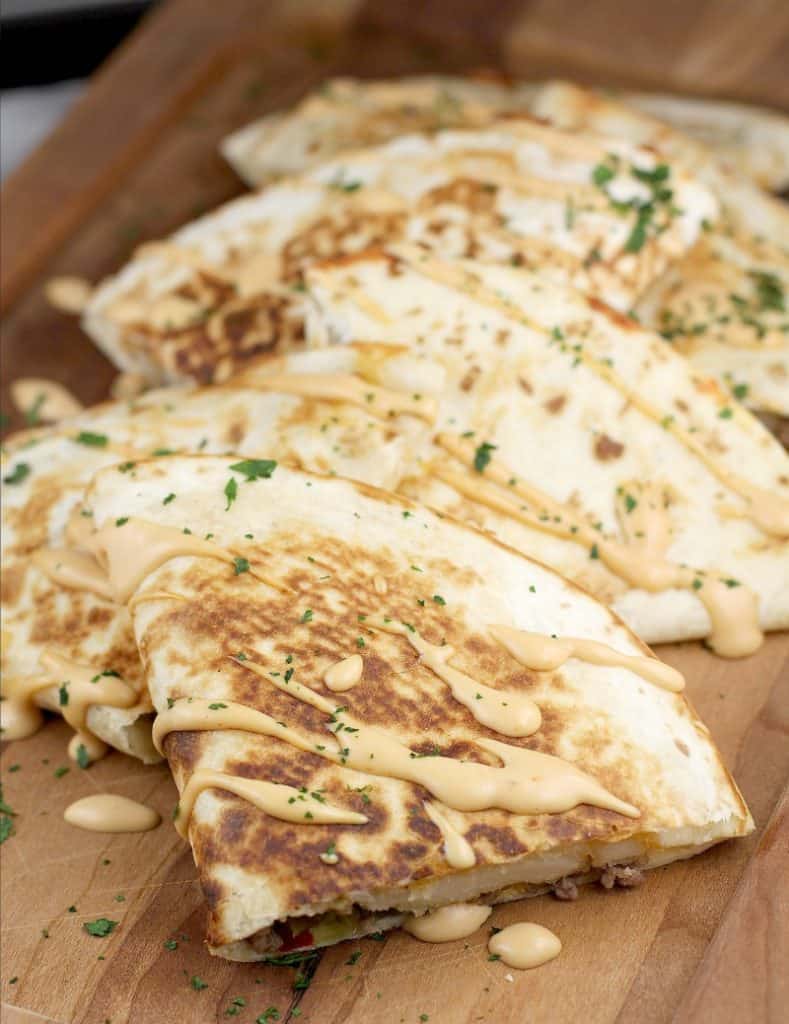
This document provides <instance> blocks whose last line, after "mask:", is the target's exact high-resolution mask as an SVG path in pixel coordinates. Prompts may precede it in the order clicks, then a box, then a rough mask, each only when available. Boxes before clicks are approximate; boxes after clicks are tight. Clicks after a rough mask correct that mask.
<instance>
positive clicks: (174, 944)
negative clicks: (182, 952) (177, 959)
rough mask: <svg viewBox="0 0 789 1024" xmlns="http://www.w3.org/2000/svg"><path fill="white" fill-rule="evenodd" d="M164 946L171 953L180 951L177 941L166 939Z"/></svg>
mask: <svg viewBox="0 0 789 1024" xmlns="http://www.w3.org/2000/svg"><path fill="white" fill-rule="evenodd" d="M163 945H164V948H165V949H169V950H170V952H171V953H172V952H174V951H175V950H176V949H178V943H177V942H176V941H175V939H165V940H164V943H163Z"/></svg>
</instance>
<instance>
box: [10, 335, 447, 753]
mask: <svg viewBox="0 0 789 1024" xmlns="http://www.w3.org/2000/svg"><path fill="white" fill-rule="evenodd" d="M339 354H340V353H338V355H339ZM336 364H337V360H334V361H333V360H332V354H331V353H326V355H325V356H324V358H323V359H322V360H321V370H322V371H323V375H322V376H321V375H320V374H318V373H317V372H313V373H312V374H311V375H310V382H309V387H305V386H304V385H303V383H302V378H303V374H302V373H301V372H300V370H302V369H303V367H301V366H300V359H299V357H297V356H296V357H292V358H291V359H290V360H289V361H288V363H287V365H286V366H285V365H281V364H278V365H277V366H276V367H272V368H271V370H270V371H269V372H268V375H267V377H266V379H265V380H261V381H259V382H258V383H256V384H255V385H254V390H253V389H252V388H251V387H250V388H246V389H243V388H241V387H239V388H218V387H217V388H212V389H210V390H191V391H189V390H185V389H184V390H179V389H174V388H172V389H162V390H160V391H155V392H149V393H148V394H146V395H144V396H143V397H142V398H140V399H138V400H136V401H135V402H133V403H131V404H127V403H124V402H116V403H107V404H105V405H102V406H98V407H97V408H95V409H91V410H88V411H87V412H85V413H83V414H81V415H80V416H77V417H75V418H73V419H72V420H69V421H66V422H64V423H62V424H61V425H60V426H59V427H58V428H54V429H47V430H39V431H31V432H27V433H25V434H23V435H19V436H17V437H16V438H12V439H11V440H10V442H9V444H8V446H7V450H6V452H5V454H4V469H3V476H4V480H5V486H4V489H3V508H2V515H3V531H2V566H3V592H2V612H3V679H4V681H3V692H4V695H5V698H6V699H5V700H4V701H3V704H2V713H3V726H4V729H5V733H4V735H5V737H6V738H15V737H21V736H23V735H28V734H29V733H30V732H32V731H35V729H36V728H37V726H38V725H40V723H41V713H40V711H39V710H38V707H39V706H42V707H45V708H48V709H50V710H55V711H60V712H61V713H62V714H63V715H64V716H65V717H66V718H67V719H68V720H69V723H70V724H72V725H73V726H74V728H75V729H76V735H75V738H74V741H73V743H72V747H71V753H72V756H74V758H75V759H76V758H78V757H79V758H80V763H84V762H87V761H89V760H94V759H95V758H96V757H98V756H101V754H102V753H103V752H104V751H105V747H104V744H105V743H109V744H110V745H111V746H114V747H117V748H118V749H120V750H123V751H124V752H126V753H129V754H132V755H134V756H136V757H139V758H141V759H142V760H144V761H152V760H157V759H158V755H157V754H156V752H155V750H154V748H153V747H152V745H151V742H150V720H147V719H146V715H147V714H148V713H149V712H150V710H151V707H150V702H149V701H148V699H147V693H146V692H145V689H144V684H143V679H142V671H141V665H140V662H139V657H138V655H137V649H136V647H135V645H134V641H133V637H132V634H131V620H130V618H129V615H128V612H127V611H126V609H125V608H124V607H123V606H121V605H118V604H116V603H115V602H114V601H113V600H112V595H111V594H110V593H109V592H108V590H107V587H106V583H105V582H104V580H103V578H102V577H101V574H100V573H99V572H98V567H97V566H96V564H95V560H94V559H93V558H92V556H91V555H90V552H89V551H87V550H86V549H85V546H84V542H85V535H86V531H89V529H90V522H91V519H90V509H89V508H86V507H85V506H84V505H83V504H82V498H83V494H84V488H85V485H86V484H87V483H88V481H89V480H90V479H91V477H92V476H93V474H94V473H95V472H96V471H97V470H99V469H101V468H103V467H106V466H113V469H112V472H113V473H115V474H117V475H118V476H119V477H124V478H128V479H131V480H132V481H133V480H134V479H135V476H136V465H137V460H138V459H140V458H148V457H150V456H151V455H152V454H153V455H156V456H157V457H158V458H160V459H161V461H162V462H165V461H166V460H167V458H168V457H169V456H170V455H172V454H173V453H174V452H190V451H191V452H195V451H209V452H211V451H213V452H238V453H241V454H243V455H247V456H259V455H266V456H268V455H270V454H272V453H274V454H275V456H276V457H277V458H279V459H285V460H290V461H291V462H292V463H293V464H295V465H303V466H306V467H308V468H310V469H313V470H319V471H323V472H340V473H344V474H346V475H350V476H356V477H359V478H362V479H365V480H368V481H371V482H374V483H378V484H385V485H386V486H389V487H393V486H396V485H397V484H398V482H399V479H400V473H401V472H402V471H404V468H405V466H406V464H407V461H408V458H409V445H410V443H411V441H412V439H415V438H416V437H418V435H419V433H420V432H421V431H424V430H427V429H428V427H429V422H430V417H431V399H430V398H429V396H427V395H425V396H424V398H422V399H420V400H415V399H413V398H412V396H411V395H405V394H402V393H400V392H398V391H395V390H391V389H385V388H381V387H376V386H374V385H371V384H370V383H369V382H366V381H363V380H362V379H361V378H358V377H355V376H353V374H352V373H351V372H348V373H346V374H341V375H340V374H337V373H336V372H335V373H333V374H331V375H330V374H329V373H328V372H327V371H329V370H331V369H334V368H335V367H336ZM311 368H312V369H313V371H315V369H316V368H315V366H314V365H313V366H312V367H311ZM274 370H277V371H278V372H277V373H276V375H275V374H274V372H273V371H274ZM239 464H240V465H242V466H244V465H249V466H252V468H253V469H255V468H256V467H257V469H259V471H260V472H262V471H263V470H264V469H265V468H266V467H268V466H273V465H274V463H273V462H271V461H267V460H266V459H263V460H261V459H253V460H252V461H251V463H250V462H249V461H248V460H247V462H241V463H239ZM161 501H162V502H163V503H164V504H167V505H168V506H169V505H172V507H173V509H174V510H181V511H182V514H186V510H185V509H184V508H183V503H182V501H180V500H179V496H178V495H177V494H176V493H174V492H173V493H169V492H166V491H165V492H163V493H162V495H161ZM61 684H62V685H61ZM80 746H81V747H82V750H80Z"/></svg>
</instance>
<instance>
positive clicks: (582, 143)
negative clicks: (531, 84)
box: [83, 121, 717, 381]
mask: <svg viewBox="0 0 789 1024" xmlns="http://www.w3.org/2000/svg"><path fill="white" fill-rule="evenodd" d="M716 211H717V204H716V202H715V200H714V199H713V197H712V195H711V193H710V192H709V191H708V190H707V189H705V188H703V187H702V186H700V185H698V184H697V183H696V182H695V181H694V180H693V179H692V178H691V177H690V176H688V175H687V174H685V173H684V172H683V173H681V174H677V173H676V172H675V171H674V170H673V169H672V168H671V167H670V166H669V165H668V164H666V163H663V162H661V161H659V160H658V159H657V158H656V157H655V156H654V154H653V153H651V152H649V151H646V150H641V149H638V148H634V147H632V146H630V145H629V144H628V143H621V142H618V141H615V140H611V139H602V138H591V137H584V138H581V137H579V136H577V135H574V134H573V133H565V132H561V131H557V130H554V129H552V128H547V127H545V126H543V125H539V124H537V123H535V122H532V121H508V122H506V123H502V124H499V125H493V126H491V127H490V128H488V129H486V130H484V131H465V132H458V131H444V132H439V133H437V134H436V135H434V136H419V135H412V136H407V137H404V138H400V139H397V140H395V141H393V142H390V143H388V144H387V145H385V146H382V147H380V148H378V149H370V150H364V151H359V152H355V153H348V154H345V155H344V156H343V157H342V158H341V159H339V160H337V161H334V162H331V163H328V164H324V165H322V166H321V167H319V168H317V169H315V170H314V171H312V172H311V173H310V174H308V175H306V176H305V177H304V178H301V179H293V180H291V181H289V182H287V183H283V184H280V185H277V186H274V187H272V188H269V189H267V190H265V191H263V192H261V193H259V194H257V195H252V196H246V197H244V198H242V199H238V200H235V201H233V202H231V203H228V204H227V205H225V206H223V207H221V208H220V209H219V210H217V211H215V212H214V213H212V214H209V215H208V216H206V217H203V218H201V219H200V220H198V221H196V222H194V223H193V224H190V225H188V226H187V227H185V228H182V229H181V230H179V231H178V232H176V233H175V234H174V235H173V236H172V237H171V238H170V239H169V241H166V242H163V243H152V244H149V245H145V246H143V247H142V248H141V249H140V250H139V251H138V253H137V255H136V256H135V258H134V259H132V261H131V262H130V263H129V264H127V266H126V267H125V268H124V269H123V270H121V272H120V273H119V274H118V275H116V276H115V277H112V278H109V279H108V280H106V281H105V282H103V283H102V284H101V285H99V287H98V288H97V289H96V291H95V292H94V293H93V296H92V298H91V300H90V301H89V303H88V305H87V307H86V310H85V315H84V320H83V323H84V327H85V329H86V331H87V332H88V334H90V336H91V337H92V338H93V339H94V340H95V341H96V343H97V344H98V345H99V347H100V348H102V349H103V350H104V352H105V353H106V354H107V355H108V357H109V358H110V359H112V361H113V362H115V363H116V365H118V366H119V367H120V368H122V369H124V370H130V371H136V372H142V373H145V374H147V375H148V376H149V377H150V378H152V379H161V378H165V379H167V380H171V381H172V380H184V379H189V378H194V379H198V380H202V381H208V380H214V381H222V380H225V379H227V377H228V376H229V375H230V374H231V373H232V372H233V371H234V370H238V369H239V368H240V367H241V366H243V365H244V364H245V363H248V362H249V361H250V360H251V359H253V358H256V357H257V356H259V355H260V354H261V353H263V352H274V351H283V350H285V351H287V350H288V349H289V348H292V347H293V346H294V345H298V344H300V343H303V315H304V304H303V295H302V294H301V292H300V291H299V289H300V288H301V287H302V286H303V282H302V278H303V271H304V268H305V267H307V266H309V264H310V263H311V262H314V261H315V260H320V259H325V258H328V257H332V256H342V255H350V254H354V253H358V252H359V251H361V250H363V249H365V248H367V247H369V246H375V245H383V244H387V243H391V242H396V241H403V240H405V241H408V242H409V243H412V244H419V245H421V246H423V247H425V248H428V249H430V250H436V251H440V252H441V254H442V255H443V256H445V257H447V256H474V257H475V258H478V259H482V260H485V261H492V262H497V263H507V264H509V263H512V264H516V265H522V266H524V267H528V268H531V269H539V270H540V271H541V272H543V273H544V274H546V275H549V276H551V277H556V278H558V279H560V280H562V281H569V282H571V283H573V284H574V285H575V286H577V287H579V288H581V289H583V290H589V291H591V292H593V293H595V294H597V295H598V296H599V297H600V298H602V299H604V300H605V301H606V302H608V303H609V304H611V305H613V306H615V307H617V308H620V309H624V310H627V309H630V308H631V306H632V305H633V303H634V302H635V301H636V299H637V297H638V296H639V295H640V294H641V293H642V292H643V291H644V289H645V288H647V287H648V285H649V284H650V283H652V282H653V281H654V280H655V279H656V278H657V277H658V276H660V275H661V274H662V273H663V272H664V271H665V270H667V269H668V268H669V267H670V265H671V264H672V262H673V261H675V260H676V259H677V258H679V257H680V256H682V255H684V254H685V253H686V252H687V250H688V249H689V247H690V246H691V245H692V244H693V243H694V242H695V240H696V239H697V238H698V236H699V234H700V233H701V229H702V225H703V224H704V223H706V222H707V221H708V220H710V219H713V218H714V217H715V216H716Z"/></svg>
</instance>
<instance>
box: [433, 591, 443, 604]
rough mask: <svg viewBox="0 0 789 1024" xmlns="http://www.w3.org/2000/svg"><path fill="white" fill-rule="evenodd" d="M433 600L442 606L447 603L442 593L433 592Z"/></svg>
mask: <svg viewBox="0 0 789 1024" xmlns="http://www.w3.org/2000/svg"><path fill="white" fill-rule="evenodd" d="M433 600H434V601H435V602H436V604H440V605H442V606H443V605H445V604H446V601H445V600H444V598H443V597H442V596H441V595H440V594H433Z"/></svg>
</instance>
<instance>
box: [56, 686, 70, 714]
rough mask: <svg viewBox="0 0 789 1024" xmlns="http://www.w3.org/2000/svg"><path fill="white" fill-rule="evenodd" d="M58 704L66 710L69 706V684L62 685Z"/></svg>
mask: <svg viewBox="0 0 789 1024" xmlns="http://www.w3.org/2000/svg"><path fill="white" fill-rule="evenodd" d="M58 704H59V705H60V706H61V707H62V708H65V707H67V706H68V683H61V684H60V689H59V690H58Z"/></svg>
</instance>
